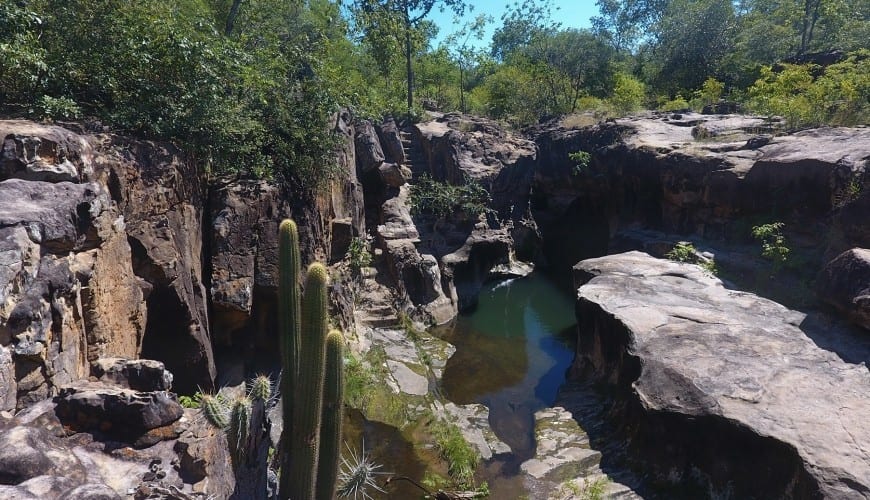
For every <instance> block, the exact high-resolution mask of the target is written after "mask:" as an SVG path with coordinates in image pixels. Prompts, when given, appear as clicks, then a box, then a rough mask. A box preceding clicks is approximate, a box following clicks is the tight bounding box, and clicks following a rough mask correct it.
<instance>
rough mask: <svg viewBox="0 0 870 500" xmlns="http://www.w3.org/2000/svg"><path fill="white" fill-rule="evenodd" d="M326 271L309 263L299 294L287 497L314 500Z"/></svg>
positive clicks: (320, 399) (317, 265)
mask: <svg viewBox="0 0 870 500" xmlns="http://www.w3.org/2000/svg"><path fill="white" fill-rule="evenodd" d="M326 285H327V274H326V268H325V267H323V265H322V264H317V263H315V264H311V266H309V268H308V275H307V276H306V277H305V290H304V292H303V295H302V338H301V341H302V342H301V344H300V349H299V373H298V381H297V383H298V385H297V386H296V401H294V403H295V404H294V406H293V434H292V436H291V437H290V439H291V442H292V443H293V447H292V448H291V452H292V453H293V454H294V456H293V457H292V458H291V460H290V470H289V471H288V472H289V474H290V482H291V485H292V488H293V489H292V491H291V494H290V498H293V499H299V500H306V499H312V498H314V487H315V480H316V477H317V452H318V443H319V441H320V411H321V407H322V401H323V399H322V398H323V361H324V354H325V353H324V351H325V347H326V329H327V318H326V307H327V299H326Z"/></svg>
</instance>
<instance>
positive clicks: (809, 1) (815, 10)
mask: <svg viewBox="0 0 870 500" xmlns="http://www.w3.org/2000/svg"><path fill="white" fill-rule="evenodd" d="M821 6H822V0H804V18H803V29H802V30H801V46H800V49H799V50H798V55H801V54H804V53H806V51H807V50H808V49H809V48H810V44H811V43H812V41H813V31H815V28H816V22H817V21H818V20H819V9H820V8H821Z"/></svg>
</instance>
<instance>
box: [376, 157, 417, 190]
mask: <svg viewBox="0 0 870 500" xmlns="http://www.w3.org/2000/svg"><path fill="white" fill-rule="evenodd" d="M378 174H379V175H380V176H381V182H383V183H384V184H386V185H387V186H389V187H394V188H397V187H400V186H402V185H403V184H405V183H406V182H408V180H410V179H411V171H410V170H409V169H408V167H404V166H402V165H399V164H396V163H383V164H381V166H380V167H378Z"/></svg>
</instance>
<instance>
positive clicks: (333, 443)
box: [316, 330, 344, 500]
mask: <svg viewBox="0 0 870 500" xmlns="http://www.w3.org/2000/svg"><path fill="white" fill-rule="evenodd" d="M343 360H344V336H343V335H342V334H341V332H339V331H337V330H333V331H331V332H329V335H327V336H326V367H325V375H324V383H323V414H322V417H321V422H320V456H319V463H318V466H317V490H316V492H317V500H332V498H333V496H334V495H335V483H336V478H337V474H338V463H339V460H340V459H341V419H342V417H343V414H344V412H342V399H343V397H344V366H343Z"/></svg>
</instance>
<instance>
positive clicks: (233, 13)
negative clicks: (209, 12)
mask: <svg viewBox="0 0 870 500" xmlns="http://www.w3.org/2000/svg"><path fill="white" fill-rule="evenodd" d="M241 6H242V0H233V5H232V6H231V7H230V13H229V14H227V26H226V28H224V36H230V35H231V34H232V32H233V28H234V27H235V26H236V18H237V17H239V8H240V7H241Z"/></svg>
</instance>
